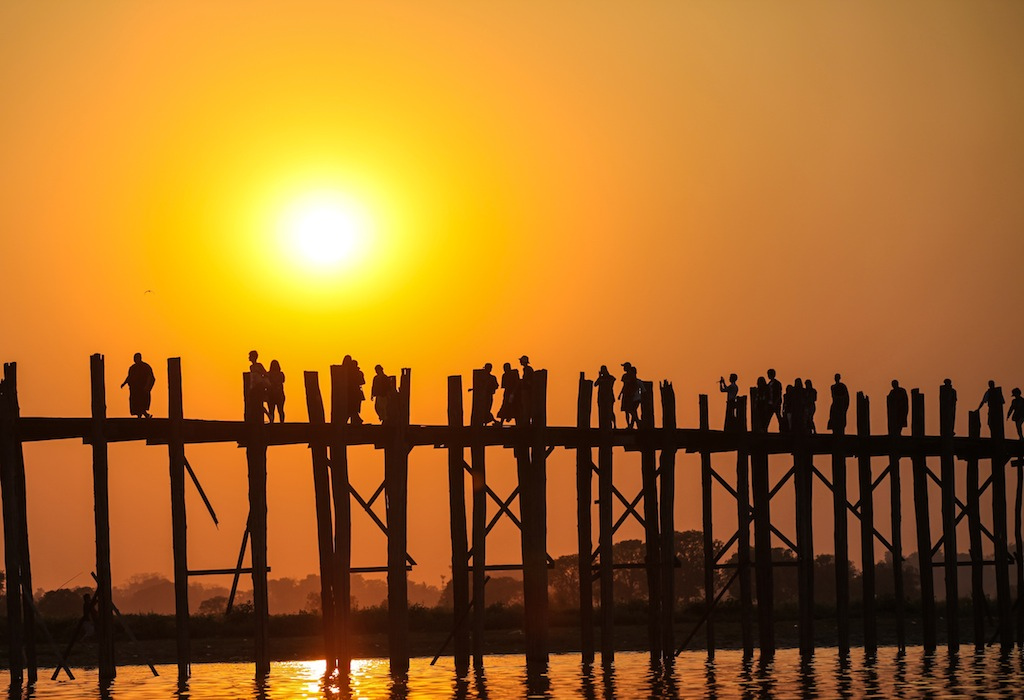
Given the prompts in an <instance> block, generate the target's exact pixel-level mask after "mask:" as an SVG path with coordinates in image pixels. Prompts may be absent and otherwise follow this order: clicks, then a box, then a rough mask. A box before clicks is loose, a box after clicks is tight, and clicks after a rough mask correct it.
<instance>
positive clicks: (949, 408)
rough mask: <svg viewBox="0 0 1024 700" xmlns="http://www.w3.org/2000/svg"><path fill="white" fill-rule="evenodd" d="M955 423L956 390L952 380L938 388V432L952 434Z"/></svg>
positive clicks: (946, 381)
mask: <svg viewBox="0 0 1024 700" xmlns="http://www.w3.org/2000/svg"><path fill="white" fill-rule="evenodd" d="M955 423H956V389H954V388H953V382H952V380H949V379H946V380H945V381H943V382H942V386H940V387H939V426H940V427H939V431H940V432H941V433H942V434H944V435H945V434H946V433H949V434H950V435H953V434H954V426H955Z"/></svg>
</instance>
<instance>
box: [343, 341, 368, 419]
mask: <svg viewBox="0 0 1024 700" xmlns="http://www.w3.org/2000/svg"><path fill="white" fill-rule="evenodd" d="M341 367H342V372H343V373H344V375H345V378H346V380H347V384H348V395H347V396H345V412H346V416H345V418H346V420H347V421H351V423H352V425H361V424H362V422H363V419H362V418H361V417H360V415H359V412H360V410H361V408H362V404H363V401H364V400H365V399H366V395H365V394H364V393H363V385H364V384H366V377H364V376H363V370H361V369H359V363H358V362H356V361H355V360H353V359H352V356H351V355H345V357H344V358H343V359H342V361H341Z"/></svg>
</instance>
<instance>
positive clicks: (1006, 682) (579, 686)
mask: <svg viewBox="0 0 1024 700" xmlns="http://www.w3.org/2000/svg"><path fill="white" fill-rule="evenodd" d="M428 661H429V660H427V659H416V660H414V661H413V663H412V666H411V669H410V672H409V675H408V677H404V678H392V677H391V675H390V674H389V671H388V664H387V661H385V660H381V659H368V660H362V661H354V662H353V663H352V665H351V668H350V670H349V673H347V674H345V675H339V674H334V675H332V676H330V677H328V678H324V675H323V674H324V671H325V666H324V663H323V662H322V661H320V662H288V663H276V664H274V665H273V667H272V672H271V675H270V677H269V678H268V679H266V680H265V681H256V680H254V678H253V669H252V666H251V665H250V664H196V665H195V666H194V668H193V676H192V678H191V679H189V681H188V682H186V683H182V684H178V682H177V679H176V674H175V673H174V667H173V666H167V667H165V668H166V671H165V673H164V675H162V676H160V677H158V678H154V677H152V676H151V675H150V674H149V673H148V670H147V669H146V667H145V666H140V667H124V668H121V669H119V671H118V677H117V680H116V682H115V683H114V684H112V685H111V686H110V687H109V688H107V689H106V690H100V688H99V686H98V683H97V676H96V672H95V670H84V671H82V672H81V673H78V672H77V671H76V675H77V676H78V680H76V681H49V680H44V681H40V682H39V683H38V684H36V685H34V686H25V687H22V688H14V689H11V690H9V691H8V697H9V698H11V699H12V700H13V699H15V698H17V699H18V700H22V699H23V698H33V699H36V698H37V699H38V700H51V699H55V700H70V699H74V700H81V699H82V698H88V699H90V700H92V699H94V698H110V699H111V700H149V699H156V698H159V699H160V700H166V699H167V698H174V699H175V700H209V699H211V698H218V699H219V698H262V699H265V700H286V699H291V698H298V699H300V700H301V699H306V700H349V699H351V698H359V699H362V698H400V699H402V700H405V699H409V700H419V699H420V698H437V697H453V698H459V699H463V698H465V699H466V700H470V699H474V700H476V699H480V698H484V699H487V698H506V697H527V696H528V697H534V698H580V697H582V698H585V700H598V699H599V698H600V699H602V700H610V699H611V698H618V697H644V698H647V697H649V698H666V699H671V700H676V699H678V698H690V697H705V698H734V697H744V698H767V697H821V698H861V697H869V698H871V697H873V698H895V697H919V696H926V697H950V696H952V697H979V696H984V697H988V698H1014V697H1019V696H1020V688H1021V686H1022V678H1021V673H1022V669H1021V656H1020V652H1014V653H1010V654H1001V653H999V651H998V650H997V649H991V650H987V651H984V652H980V653H970V654H963V655H956V654H953V655H949V656H945V655H944V656H935V655H926V654H924V653H923V651H922V650H921V649H920V648H913V649H910V650H908V651H907V653H905V654H900V653H898V652H897V651H896V650H895V649H894V648H883V649H879V651H878V654H877V656H876V657H874V658H870V657H867V656H865V655H863V653H858V652H857V651H856V650H855V651H854V653H853V654H852V655H850V656H848V657H846V658H843V657H841V656H840V655H839V654H838V652H837V651H836V650H835V649H819V650H817V652H816V653H815V655H814V657H813V658H810V659H807V660H805V661H801V658H800V655H799V652H798V651H797V650H783V651H780V652H778V653H777V654H776V655H775V658H774V659H764V660H761V661H757V662H755V661H752V660H749V659H744V658H743V655H742V652H739V651H719V652H718V654H717V658H716V659H715V660H714V661H709V660H707V658H706V656H705V654H703V653H702V652H693V653H684V654H681V655H680V656H679V658H678V659H677V660H676V662H675V663H674V664H669V665H666V666H657V665H655V666H652V665H651V664H650V662H649V657H648V655H647V654H642V653H622V654H618V655H617V656H616V659H615V663H614V664H612V665H609V666H581V664H580V661H579V656H578V655H575V654H573V655H569V654H566V655H554V656H552V657H551V662H550V664H549V665H548V666H546V667H540V668H532V669H528V668H527V667H526V664H525V663H524V662H523V659H522V657H516V656H490V657H487V659H486V665H485V668H484V669H482V670H480V669H476V670H474V671H473V672H472V673H471V674H469V675H465V676H462V677H459V676H457V675H456V674H455V670H454V665H453V664H451V663H450V660H449V664H448V665H447V666H446V665H445V664H444V663H443V662H442V663H439V664H438V665H437V666H430V665H429V663H428Z"/></svg>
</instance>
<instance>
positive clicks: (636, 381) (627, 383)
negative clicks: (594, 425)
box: [619, 362, 644, 428]
mask: <svg viewBox="0 0 1024 700" xmlns="http://www.w3.org/2000/svg"><path fill="white" fill-rule="evenodd" d="M622 369H623V373H622V389H621V390H620V391H619V398H620V399H621V400H622V401H621V402H620V404H619V407H620V408H621V409H622V412H623V413H625V414H626V427H627V428H639V427H640V413H639V411H640V403H641V401H642V400H643V391H644V385H643V383H642V382H641V381H640V378H639V377H638V376H637V374H636V367H634V366H633V365H632V364H630V363H629V362H623V363H622Z"/></svg>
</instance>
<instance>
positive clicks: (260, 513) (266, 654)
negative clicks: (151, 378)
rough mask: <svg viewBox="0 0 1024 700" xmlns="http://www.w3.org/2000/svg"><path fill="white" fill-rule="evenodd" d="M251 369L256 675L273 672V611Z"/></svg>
mask: <svg viewBox="0 0 1024 700" xmlns="http://www.w3.org/2000/svg"><path fill="white" fill-rule="evenodd" d="M249 379H250V375H249V373H248V372H246V373H244V375H243V380H242V384H243V387H244V389H245V396H244V398H245V423H246V426H247V428H248V430H247V435H246V446H245V460H246V465H247V473H248V480H249V553H250V561H251V562H252V603H253V613H254V616H255V618H256V630H255V640H254V641H255V647H256V650H255V656H256V677H257V678H265V677H266V676H268V675H269V674H270V648H269V645H268V642H269V637H270V634H269V632H270V630H269V627H270V611H269V607H268V603H267V443H266V437H265V436H264V434H263V430H264V426H263V415H264V413H263V403H262V402H260V401H258V400H255V399H251V398H250V395H249Z"/></svg>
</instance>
